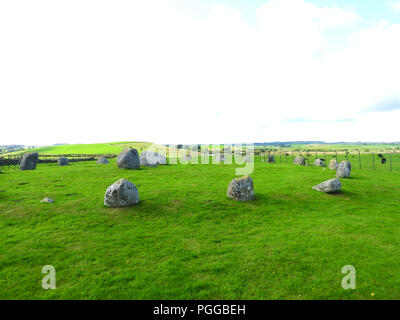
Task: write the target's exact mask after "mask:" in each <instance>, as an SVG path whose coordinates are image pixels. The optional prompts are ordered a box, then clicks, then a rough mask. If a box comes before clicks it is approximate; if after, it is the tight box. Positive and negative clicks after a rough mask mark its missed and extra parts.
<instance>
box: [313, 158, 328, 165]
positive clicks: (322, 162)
mask: <svg viewBox="0 0 400 320" xmlns="http://www.w3.org/2000/svg"><path fill="white" fill-rule="evenodd" d="M314 166H316V167H326V164H325V162H324V161H323V160H321V159H315V161H314Z"/></svg>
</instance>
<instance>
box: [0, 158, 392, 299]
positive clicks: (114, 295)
mask: <svg viewBox="0 0 400 320" xmlns="http://www.w3.org/2000/svg"><path fill="white" fill-rule="evenodd" d="M234 177H235V166H234V165H182V164H178V165H168V166H158V167H157V168H142V169H140V170H123V169H118V168H117V166H116V164H115V159H113V160H111V163H110V164H109V165H97V164H96V163H94V162H80V163H74V164H72V165H70V166H66V167H58V166H57V165H53V164H52V165H44V164H41V165H38V167H37V169H36V170H35V171H19V170H17V169H12V170H9V171H8V172H6V173H4V174H0V228H1V231H2V232H1V233H0V298H1V299H398V298H399V294H400V272H399V271H398V265H399V264H400V246H399V244H400V223H399V221H400V210H399V208H400V206H399V201H398V199H399V192H400V185H399V181H400V174H399V173H388V172H380V171H376V172H373V171H371V170H359V169H354V170H353V172H352V176H351V179H342V185H343V192H342V193H341V194H336V195H328V194H323V193H319V192H317V191H315V190H312V189H311V187H312V186H314V185H315V184H317V183H319V182H322V181H324V180H327V179H330V178H333V177H334V172H332V171H330V170H328V169H326V170H323V169H322V168H319V167H312V166H310V167H301V166H295V165H292V164H285V163H282V164H267V163H262V162H260V161H259V159H258V158H257V159H256V162H255V170H254V172H253V173H252V174H251V177H252V178H253V181H254V188H255V193H256V200H255V201H253V202H248V203H241V202H236V201H234V200H230V199H228V198H227V197H226V189H227V186H228V184H229V182H230V181H231V179H233V178H234ZM120 178H126V179H128V180H130V181H132V182H133V183H134V184H135V185H136V186H137V187H138V189H139V194H140V197H141V203H140V204H139V205H136V206H132V207H129V208H122V209H111V208H108V207H105V206H104V205H103V197H104V193H105V190H106V188H107V187H108V186H109V185H110V184H112V183H113V182H115V181H116V180H118V179H120ZM44 197H51V198H53V199H54V200H55V202H54V203H53V204H49V203H41V202H40V200H41V199H42V198H44ZM44 265H53V266H54V267H55V268H56V275H57V289H55V290H43V289H42V288H41V279H42V277H43V276H44V275H43V274H42V273H41V270H42V267H43V266H44ZM345 265H353V266H354V267H355V268H356V272H357V289H356V290H344V289H342V287H341V281H342V277H343V276H344V275H343V274H342V273H341V269H342V267H343V266H345ZM372 293H373V294H374V296H372V295H371V294H372Z"/></svg>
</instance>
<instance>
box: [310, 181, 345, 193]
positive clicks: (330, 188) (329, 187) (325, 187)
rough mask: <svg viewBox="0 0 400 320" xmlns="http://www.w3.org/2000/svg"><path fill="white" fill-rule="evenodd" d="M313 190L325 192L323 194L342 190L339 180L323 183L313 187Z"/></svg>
mask: <svg viewBox="0 0 400 320" xmlns="http://www.w3.org/2000/svg"><path fill="white" fill-rule="evenodd" d="M312 188H313V189H314V190H317V191H320V192H325V193H336V192H339V191H340V190H341V189H342V184H341V183H340V180H339V179H330V180H327V181H324V182H322V183H320V184H318V185H316V186H314V187H312Z"/></svg>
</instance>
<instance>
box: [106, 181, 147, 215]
mask: <svg viewBox="0 0 400 320" xmlns="http://www.w3.org/2000/svg"><path fill="white" fill-rule="evenodd" d="M139 202H140V200H139V192H138V189H137V188H136V186H135V185H134V184H133V183H132V182H130V181H128V180H126V179H119V180H118V181H116V182H114V183H113V184H112V185H111V186H109V187H108V188H107V191H106V194H105V196H104V205H106V206H107V207H111V208H120V207H127V206H130V205H134V204H138V203H139Z"/></svg>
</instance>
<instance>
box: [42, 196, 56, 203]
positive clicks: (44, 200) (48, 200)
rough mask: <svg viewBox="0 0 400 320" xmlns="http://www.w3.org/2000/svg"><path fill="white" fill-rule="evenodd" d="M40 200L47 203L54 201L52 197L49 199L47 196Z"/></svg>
mask: <svg viewBox="0 0 400 320" xmlns="http://www.w3.org/2000/svg"><path fill="white" fill-rule="evenodd" d="M40 202H47V203H53V202H54V200H53V199H51V198H49V197H46V198H43V199H42V200H41V201H40Z"/></svg>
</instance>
